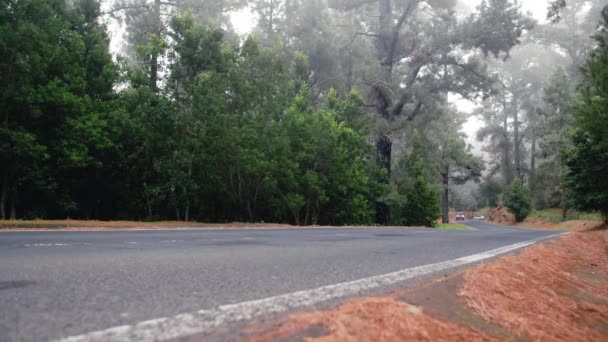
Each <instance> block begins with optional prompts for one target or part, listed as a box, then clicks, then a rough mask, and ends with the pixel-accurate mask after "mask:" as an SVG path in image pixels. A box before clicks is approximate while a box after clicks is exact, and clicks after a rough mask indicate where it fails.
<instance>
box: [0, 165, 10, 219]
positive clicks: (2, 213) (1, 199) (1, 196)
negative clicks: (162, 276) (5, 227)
mask: <svg viewBox="0 0 608 342" xmlns="http://www.w3.org/2000/svg"><path fill="white" fill-rule="evenodd" d="M7 196H8V172H6V171H4V175H3V177H2V192H1V193H0V218H1V219H3V220H6V197H7Z"/></svg>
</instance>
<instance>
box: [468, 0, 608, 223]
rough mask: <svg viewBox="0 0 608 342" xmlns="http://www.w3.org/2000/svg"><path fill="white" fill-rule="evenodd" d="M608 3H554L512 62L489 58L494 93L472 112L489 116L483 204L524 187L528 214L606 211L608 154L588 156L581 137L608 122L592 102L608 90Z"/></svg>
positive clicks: (580, 0)
mask: <svg viewBox="0 0 608 342" xmlns="http://www.w3.org/2000/svg"><path fill="white" fill-rule="evenodd" d="M605 6H606V4H605V2H602V1H597V0H593V1H587V0H570V1H566V2H559V4H558V2H556V3H555V5H554V6H553V7H552V10H551V11H550V13H549V15H550V17H551V18H552V21H551V22H549V23H545V24H542V25H539V26H538V27H536V28H534V29H533V30H532V31H531V32H530V33H529V35H528V37H527V39H525V40H524V41H523V42H522V44H521V45H519V46H518V47H516V48H514V49H513V51H512V52H511V55H510V58H509V59H508V60H506V61H496V62H495V63H491V64H490V67H491V69H492V70H493V72H494V74H495V76H496V78H497V86H496V88H495V89H496V92H495V94H494V95H493V96H491V97H489V98H487V99H486V100H485V101H484V102H483V104H482V106H481V107H480V108H479V109H478V110H477V111H476V112H475V114H476V115H478V116H479V117H480V118H481V119H482V120H483V122H484V127H483V128H482V129H481V130H480V131H479V132H478V140H479V141H480V142H483V143H484V145H485V146H484V150H485V152H486V153H487V154H488V155H489V157H490V163H489V168H488V171H489V172H488V173H487V174H486V177H485V179H484V181H483V183H482V184H481V188H480V192H479V196H478V201H479V206H482V207H483V206H495V205H497V203H498V202H499V201H500V200H505V201H507V200H506V199H510V198H513V196H511V195H512V194H513V193H521V195H520V196H519V197H520V202H521V201H523V202H522V203H523V204H522V203H519V204H516V205H514V206H516V207H520V208H524V212H525V211H527V212H529V211H530V209H531V208H536V209H546V208H561V209H562V216H563V218H564V219H565V218H566V216H567V212H568V210H570V209H579V210H587V211H599V212H602V213H604V215H606V214H607V213H608V207H606V205H607V204H608V201H606V196H605V195H604V194H605V193H608V191H607V188H606V186H605V181H604V180H603V178H602V177H601V176H599V175H600V174H602V173H605V172H606V171H605V170H606V169H605V168H606V161H607V160H608V159H607V158H606V157H605V156H604V157H601V156H600V154H601V153H600V154H594V155H595V158H589V155H587V157H584V156H583V154H582V153H583V152H582V151H581V150H580V148H582V144H587V143H589V141H591V140H589V141H586V139H581V136H585V134H582V133H581V128H582V126H583V124H582V123H583V122H585V121H590V122H593V123H594V124H595V125H597V127H606V123H607V121H605V120H606V118H605V117H602V115H603V114H601V113H602V110H604V109H599V107H601V105H600V106H599V107H598V104H597V103H596V102H595V101H596V100H599V99H600V98H604V97H605V95H606V94H605V92H604V91H605V89H604V86H603V84H604V82H605V80H604V79H602V77H604V76H605V75H604V74H603V73H602V72H600V70H603V68H605V67H606V66H605V64H602V63H603V62H604V61H602V57H601V56H602V54H603V53H605V51H603V50H602V49H603V48H604V47H605V39H606V36H605V32H606V27H607V26H606V18H605V14H606V9H605ZM603 15H604V16H603ZM593 99H595V100H593ZM591 108H595V109H594V110H595V112H594V111H592V110H591ZM585 125H586V126H589V125H588V124H585ZM587 129H589V127H587V128H585V130H587ZM604 132H605V131H604ZM581 134H582V135H581ZM594 139H595V140H594V141H596V142H597V145H595V147H594V149H598V151H599V150H601V149H602V148H603V147H601V146H602V144H603V143H601V141H602V139H600V138H599V135H598V134H596V137H595V138H594ZM598 151H595V152H593V153H599V152H598ZM584 153H585V154H587V153H592V152H591V151H586V152H584ZM592 159H593V160H592ZM583 175H584V176H583ZM589 182H591V183H593V184H594V185H591V184H589ZM513 183H515V184H513ZM522 186H523V187H525V193H523V192H522V191H524V189H521V187H522ZM524 202H527V203H524ZM602 203H603V204H602ZM518 218H519V219H523V218H525V215H524V217H521V216H520V217H518Z"/></svg>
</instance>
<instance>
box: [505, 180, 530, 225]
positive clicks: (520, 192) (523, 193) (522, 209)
mask: <svg viewBox="0 0 608 342" xmlns="http://www.w3.org/2000/svg"><path fill="white" fill-rule="evenodd" d="M503 201H504V202H505V206H506V207H507V208H508V209H509V211H510V212H511V213H512V214H513V215H515V219H516V220H517V222H522V221H523V220H525V219H526V217H528V215H530V213H531V212H532V201H531V200H530V194H529V193H528V191H527V190H526V189H525V188H524V187H523V185H522V184H521V181H520V180H519V178H515V179H514V180H513V183H511V186H510V187H509V188H508V189H507V190H506V191H505V193H504V195H503Z"/></svg>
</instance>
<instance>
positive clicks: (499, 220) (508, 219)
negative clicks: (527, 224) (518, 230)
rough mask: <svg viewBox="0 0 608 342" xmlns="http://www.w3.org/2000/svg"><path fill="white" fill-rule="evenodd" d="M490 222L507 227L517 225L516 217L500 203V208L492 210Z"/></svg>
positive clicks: (489, 215) (489, 217)
mask: <svg viewBox="0 0 608 342" xmlns="http://www.w3.org/2000/svg"><path fill="white" fill-rule="evenodd" d="M488 220H489V221H490V222H491V223H494V224H502V225H507V226H512V225H514V224H516V223H517V222H516V220H515V215H513V214H511V213H510V212H509V209H507V207H506V206H505V205H504V203H500V204H499V205H498V207H496V208H494V209H492V211H490V213H489V214H488Z"/></svg>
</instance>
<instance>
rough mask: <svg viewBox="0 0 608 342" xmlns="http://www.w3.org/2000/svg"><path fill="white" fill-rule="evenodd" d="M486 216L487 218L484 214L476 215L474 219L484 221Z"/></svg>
mask: <svg viewBox="0 0 608 342" xmlns="http://www.w3.org/2000/svg"><path fill="white" fill-rule="evenodd" d="M485 218H486V217H485V216H483V215H480V216H475V217H474V219H475V220H477V221H483V220H485Z"/></svg>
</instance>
